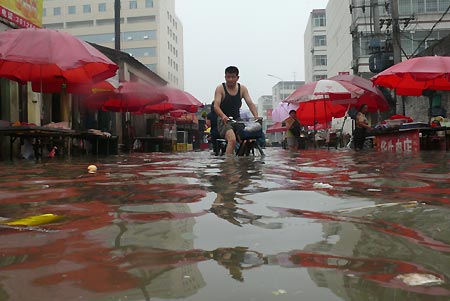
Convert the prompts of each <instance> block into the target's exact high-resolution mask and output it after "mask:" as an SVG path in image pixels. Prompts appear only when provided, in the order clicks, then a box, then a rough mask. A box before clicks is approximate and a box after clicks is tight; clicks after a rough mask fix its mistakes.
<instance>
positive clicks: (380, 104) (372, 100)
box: [330, 74, 389, 112]
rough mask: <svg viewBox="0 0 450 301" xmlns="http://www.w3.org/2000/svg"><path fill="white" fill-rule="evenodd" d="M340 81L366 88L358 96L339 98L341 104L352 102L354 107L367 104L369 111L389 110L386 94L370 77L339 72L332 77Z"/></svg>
mask: <svg viewBox="0 0 450 301" xmlns="http://www.w3.org/2000/svg"><path fill="white" fill-rule="evenodd" d="M330 79H331V80H337V81H339V82H348V83H351V84H353V85H355V86H357V87H359V88H361V89H363V90H364V93H363V94H362V95H360V96H359V97H357V98H352V99H348V100H347V99H344V100H337V101H336V103H339V104H350V105H351V106H353V107H357V108H358V109H359V107H360V106H361V105H362V104H366V105H367V106H368V107H369V112H377V111H380V112H384V111H387V110H389V103H388V101H387V100H386V97H384V94H383V93H382V92H381V91H380V90H379V89H378V88H377V87H376V86H375V85H374V84H373V83H372V82H371V81H370V80H368V79H365V78H362V77H360V76H356V75H350V74H339V75H336V76H333V77H331V78H330Z"/></svg>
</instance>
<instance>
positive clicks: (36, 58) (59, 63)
mask: <svg viewBox="0 0 450 301" xmlns="http://www.w3.org/2000/svg"><path fill="white" fill-rule="evenodd" d="M117 69H118V66H117V65H116V64H115V63H114V62H112V61H111V60H110V59H109V58H107V57H106V56H105V55H104V54H102V53H101V52H100V51H98V50H97V49H95V48H94V47H92V46H91V45H89V44H88V43H86V42H84V41H82V40H80V39H78V38H76V37H74V36H72V35H70V34H68V33H65V32H59V31H55V30H51V29H42V28H39V29H37V28H27V29H11V30H7V31H3V32H0V77H4V78H8V79H10V80H14V81H17V82H20V83H26V82H32V84H33V90H34V91H41V90H44V89H42V88H41V87H43V86H44V85H45V86H46V87H47V91H45V90H44V92H60V91H61V90H62V88H64V87H70V86H71V85H79V84H84V83H95V82H99V81H102V80H105V79H107V78H109V77H112V76H114V75H115V74H116V71H117Z"/></svg>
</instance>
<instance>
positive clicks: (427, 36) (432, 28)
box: [411, 5, 450, 57]
mask: <svg viewBox="0 0 450 301" xmlns="http://www.w3.org/2000/svg"><path fill="white" fill-rule="evenodd" d="M449 10H450V5H449V6H448V7H447V9H446V10H445V12H444V13H443V14H442V16H441V17H440V18H439V20H437V21H436V23H434V25H433V26H432V27H431V29H430V32H429V33H428V34H427V35H426V37H425V38H424V39H423V40H422V42H420V44H419V46H417V48H416V50H414V51H413V53H412V54H411V57H412V56H414V54H416V52H417V50H419V48H420V47H421V46H422V44H423V43H425V41H426V40H427V39H428V38H429V37H430V36H431V34H432V33H433V30H434V28H435V27H436V26H437V25H438V24H439V23H440V22H441V21H442V19H444V17H445V15H446V14H447V13H448V11H449Z"/></svg>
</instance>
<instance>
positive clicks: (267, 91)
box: [176, 0, 328, 103]
mask: <svg viewBox="0 0 450 301" xmlns="http://www.w3.org/2000/svg"><path fill="white" fill-rule="evenodd" d="M327 2H328V0H277V1H273V0H225V1H224V0H176V14H177V16H178V17H179V18H180V20H181V23H182V24H183V32H184V67H185V74H184V79H185V85H184V89H185V90H186V91H187V92H189V93H191V94H193V95H194V96H195V97H197V98H198V99H199V100H200V101H202V102H204V103H211V101H212V100H213V97H214V90H215V88H216V86H217V85H218V84H219V83H221V82H223V81H224V69H225V67H227V66H229V65H235V66H237V67H238V68H239V70H240V80H239V81H240V82H241V83H242V84H244V85H246V86H247V88H248V89H249V92H250V96H251V97H252V98H253V101H254V102H255V103H256V102H257V100H258V98H259V97H261V96H262V95H271V94H272V86H274V85H275V84H276V83H277V82H278V81H279V79H277V78H273V77H269V76H267V74H273V75H275V76H278V77H280V78H282V79H283V80H285V81H288V80H294V79H295V80H304V79H305V75H304V58H303V35H304V32H305V29H306V24H307V21H308V18H309V14H310V12H311V11H312V10H313V9H321V8H326V4H327Z"/></svg>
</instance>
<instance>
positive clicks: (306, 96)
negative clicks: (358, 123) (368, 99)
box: [283, 79, 364, 103]
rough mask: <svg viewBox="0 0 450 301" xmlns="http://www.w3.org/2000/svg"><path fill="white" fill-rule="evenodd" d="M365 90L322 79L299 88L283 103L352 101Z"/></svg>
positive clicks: (344, 83)
mask: <svg viewBox="0 0 450 301" xmlns="http://www.w3.org/2000/svg"><path fill="white" fill-rule="evenodd" d="M363 93H364V90H363V89H361V88H359V87H357V86H355V85H354V84H351V83H348V82H341V81H336V80H329V79H322V80H319V81H315V82H311V83H307V84H305V85H303V86H300V87H298V88H297V89H296V90H295V91H294V92H292V93H291V95H289V96H288V97H287V98H286V99H285V100H283V102H288V103H299V102H305V101H309V100H315V99H324V98H326V99H329V100H339V99H350V98H356V97H359V96H360V95H362V94H363Z"/></svg>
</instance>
